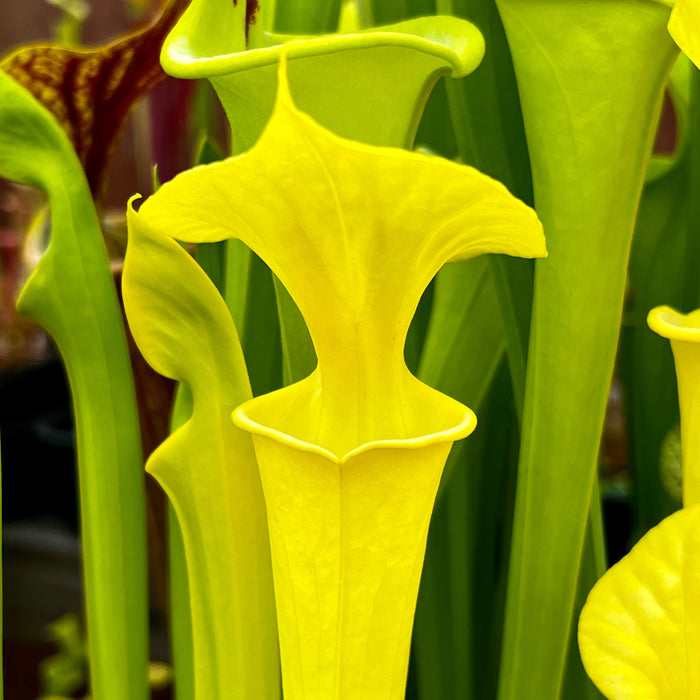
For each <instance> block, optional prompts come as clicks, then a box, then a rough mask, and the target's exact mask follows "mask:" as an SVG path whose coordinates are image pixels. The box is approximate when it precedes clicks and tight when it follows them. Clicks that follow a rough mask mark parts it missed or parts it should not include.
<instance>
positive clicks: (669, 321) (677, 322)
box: [647, 306, 700, 343]
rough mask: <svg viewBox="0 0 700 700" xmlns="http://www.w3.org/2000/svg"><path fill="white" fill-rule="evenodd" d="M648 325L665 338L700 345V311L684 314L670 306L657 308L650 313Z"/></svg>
mask: <svg viewBox="0 0 700 700" xmlns="http://www.w3.org/2000/svg"><path fill="white" fill-rule="evenodd" d="M647 323H648V324H649V328H651V330H653V331H654V332H655V333H658V334H659V335H660V336H662V337H663V338H668V339H669V340H684V341H687V342H691V343H700V309H696V310H695V311H691V312H690V313H689V314H682V313H680V312H679V311H676V310H675V309H672V308H671V307H670V306H657V307H656V308H654V309H652V310H651V311H650V312H649V315H648V316H647Z"/></svg>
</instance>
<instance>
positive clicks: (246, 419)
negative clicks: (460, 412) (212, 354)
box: [231, 392, 476, 464]
mask: <svg viewBox="0 0 700 700" xmlns="http://www.w3.org/2000/svg"><path fill="white" fill-rule="evenodd" d="M273 393H274V392H273ZM266 396H271V394H266V395H265V396H263V397H259V398H254V399H251V400H250V401H246V402H245V403H243V404H241V405H240V406H238V408H236V409H235V410H234V411H233V413H232V414H231V419H232V420H233V422H234V423H235V424H236V425H237V426H238V427H239V428H240V429H241V430H245V431H246V432H249V433H252V434H254V435H262V436H263V437H267V438H270V439H271V440H275V442H279V443H281V444H283V445H286V446H287V447H291V448H293V449H295V450H301V451H302V452H312V453H314V454H317V455H319V456H320V457H325V458H326V459H328V460H330V461H331V462H334V463H335V464H345V463H346V462H347V461H349V460H350V459H352V458H354V457H357V456H358V455H360V454H362V453H364V452H369V451H370V450H377V449H399V450H410V449H413V450H415V449H419V448H421V447H428V446H430V445H435V444H438V443H441V442H455V441H456V440H461V439H462V438H465V437H467V436H468V435H471V433H472V432H474V428H476V414H475V413H474V411H472V410H471V409H470V408H468V407H467V406H462V408H463V409H464V417H463V419H462V420H461V421H460V422H459V423H458V424H456V425H454V426H452V427H451V428H446V429H445V430H439V431H436V432H432V433H426V434H425V435H418V436H416V437H408V438H387V439H383V440H370V441H368V442H364V443H362V444H361V445H358V446H357V447H354V448H353V449H352V450H350V451H349V452H346V453H345V454H343V455H341V456H339V455H337V454H335V453H333V452H331V451H330V450H327V449H326V448H325V447H321V446H320V445H316V444H314V443H312V442H307V441H306V440H301V439H299V438H296V437H294V436H293V435H289V434H288V433H285V432H284V431H282V430H278V429H277V428H272V427H270V426H268V425H264V424H262V423H260V422H258V421H255V420H253V419H252V418H251V417H250V416H249V415H248V414H247V413H246V408H247V407H249V406H250V405H251V404H253V403H256V402H257V401H259V399H264V398H265V397H266ZM455 403H458V402H456V401H455ZM460 405H462V404H460Z"/></svg>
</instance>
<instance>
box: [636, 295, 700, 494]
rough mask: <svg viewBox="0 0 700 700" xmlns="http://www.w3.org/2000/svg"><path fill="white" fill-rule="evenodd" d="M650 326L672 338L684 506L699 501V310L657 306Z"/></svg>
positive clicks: (651, 312) (649, 320)
mask: <svg viewBox="0 0 700 700" xmlns="http://www.w3.org/2000/svg"><path fill="white" fill-rule="evenodd" d="M648 322H649V327H650V328H651V329H652V330H653V331H655V332H656V333H658V334H659V335H661V336H663V337H664V338H668V339H669V340H670V341H671V349H672V350H673V358H674V360H675V363H676V377H677V378H678V401H679V403H680V409H681V451H682V455H683V505H684V506H690V505H694V504H696V503H700V309H698V310H697V311H693V312H692V313H690V314H687V315H684V314H680V313H678V312H677V311H674V310H673V309H671V308H669V307H668V306H659V307H657V308H655V309H652V310H651V311H650V312H649V318H648Z"/></svg>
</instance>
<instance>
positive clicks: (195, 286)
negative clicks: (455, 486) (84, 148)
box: [124, 60, 546, 700]
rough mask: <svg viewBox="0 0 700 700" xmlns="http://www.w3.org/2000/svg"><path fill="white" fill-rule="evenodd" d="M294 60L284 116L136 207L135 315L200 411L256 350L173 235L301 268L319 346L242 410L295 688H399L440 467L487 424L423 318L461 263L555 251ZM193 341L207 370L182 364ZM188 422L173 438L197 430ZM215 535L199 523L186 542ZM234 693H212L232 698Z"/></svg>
mask: <svg viewBox="0 0 700 700" xmlns="http://www.w3.org/2000/svg"><path fill="white" fill-rule="evenodd" d="M281 66H282V67H281V68H280V75H279V80H278V83H279V84H278V94H277V99H276V104H275V108H274V111H273V114H272V117H271V118H270V121H269V123H268V124H267V126H266V128H265V130H264V131H263V133H262V135H261V137H260V138H259V140H258V141H257V143H256V144H255V145H254V146H253V147H252V148H251V149H250V150H249V151H247V152H246V153H244V154H242V155H240V156H236V157H233V158H229V159H227V160H225V161H222V162H220V163H216V164H213V165H209V166H203V167H199V168H195V169H193V170H191V171H188V172H186V173H183V174H181V175H179V176H178V177H176V178H175V179H174V180H172V181H171V182H169V183H167V184H165V185H164V186H163V187H162V188H161V189H160V190H159V191H158V192H157V193H156V194H155V195H153V196H152V197H150V198H149V199H148V200H147V201H145V202H144V203H143V204H142V205H141V206H140V208H139V209H138V211H136V209H135V208H133V207H132V208H130V211H129V231H130V236H129V245H128V250H127V255H126V262H125V270H124V298H125V304H126V309H127V315H128V318H129V322H130V325H131V327H132V329H133V332H134V336H135V338H136V341H137V343H138V344H139V346H140V348H141V350H142V352H143V353H144V355H145V357H146V358H147V359H148V360H149V361H150V362H152V363H153V365H154V366H155V367H156V368H157V369H158V370H159V371H161V372H163V373H165V374H168V375H169V376H174V377H176V378H178V379H185V380H186V381H187V383H188V384H190V387H191V388H192V390H193V395H194V410H193V417H192V419H191V421H190V423H194V422H196V421H197V420H199V417H200V416H201V411H200V410H199V408H198V405H201V404H203V403H207V402H211V401H212V400H214V401H217V400H218V399H216V397H215V395H216V394H217V393H218V392H220V391H221V389H219V388H218V387H217V385H216V381H213V380H211V377H212V376H213V375H215V374H216V373H217V372H218V369H217V366H218V365H220V363H221V362H222V361H223V362H226V361H227V360H226V358H229V357H232V356H234V355H236V354H237V353H240V349H239V348H238V347H237V337H236V334H235V328H234V326H233V322H232V320H231V317H230V314H229V313H228V311H227V309H226V307H225V304H224V302H223V300H222V299H221V297H220V296H219V295H218V293H217V292H216V290H215V288H214V287H213V285H212V284H211V282H210V281H209V280H208V278H206V276H205V275H204V273H203V272H202V271H201V270H199V269H198V268H197V265H196V263H194V261H193V260H192V259H191V258H190V257H189V255H188V253H187V252H186V250H185V249H184V248H183V247H181V246H179V245H178V244H177V243H176V241H175V240H173V239H177V240H178V241H182V242H188V243H203V242H213V241H220V240H223V239H229V238H237V239H240V240H241V241H243V242H244V243H245V244H246V245H248V246H249V247H250V248H251V249H252V250H253V251H254V252H255V253H257V254H258V255H259V256H260V257H261V258H262V259H263V260H264V261H265V262H266V263H267V264H268V265H269V266H270V268H271V269H272V271H273V272H274V273H275V274H276V275H277V276H278V277H279V279H280V280H281V282H282V283H283V284H284V285H285V287H286V288H287V290H288V291H289V293H290V294H291V296H292V298H293V299H294V300H295V302H296V303H297V305H298V307H299V309H300V311H301V313H302V314H303V316H304V319H305V321H306V323H307V325H308V328H309V332H310V334H311V338H312V340H313V343H314V348H315V350H316V354H317V357H318V365H317V367H316V369H315V371H313V373H312V374H311V375H310V376H308V377H307V378H305V379H303V380H302V381H300V382H297V383H296V384H293V385H291V386H288V387H285V388H284V389H281V390H278V391H275V392H273V393H270V394H266V395H263V396H261V397H258V398H255V399H253V400H251V401H248V402H246V403H243V405H241V406H239V407H237V408H236V410H235V411H234V413H233V422H234V423H235V424H236V426H238V427H239V428H241V429H242V430H243V431H246V432H249V433H251V434H252V436H253V444H254V446H255V452H256V455H257V460H258V464H259V468H260V474H261V477H262V487H263V491H264V495H265V502H266V505H267V518H268V523H269V532H270V541H271V548H272V565H273V572H274V583H275V597H276V606H277V617H278V627H279V638H280V647H281V654H282V676H283V685H284V696H285V698H286V699H287V700H300V699H302V698H303V699H304V700H311V699H319V700H320V699H321V698H323V699H324V700H325V699H330V698H337V699H341V698H342V699H347V700H350V699H352V700H362V699H365V700H370V699H371V700H377V699H379V698H381V699H386V700H398V699H399V698H402V697H403V693H404V688H405V683H406V672H407V666H408V653H409V646H410V638H411V629H412V624H413V614H414V609H415V603H416V596H417V590H418V584H419V580H420V573H421V568H422V562H423V556H424V551H425V543H426V537H427V532H428V525H429V522H430V516H431V512H432V507H433V501H434V498H435V493H436V491H437V487H438V483H439V480H440V475H441V472H442V469H443V466H444V463H445V460H446V458H447V455H448V453H449V451H450V447H451V445H452V443H453V442H454V441H455V440H458V439H460V438H463V437H465V436H467V435H468V434H469V433H471V432H472V430H474V428H475V425H476V418H475V416H474V414H473V413H472V411H471V410H470V409H468V408H466V407H465V406H463V405H461V404H460V403H458V402H456V401H454V400H453V399H450V398H449V397H447V396H445V395H442V394H440V393H439V392H437V391H435V390H433V389H431V388H430V387H428V386H426V385H424V384H423V383H421V382H420V381H419V380H418V379H416V378H415V377H414V376H413V375H411V374H410V372H409V371H408V369H407V368H406V365H405V362H404V359H403V348H404V342H405V339H406V334H407V331H408V327H409V323H410V321H411V318H412V316H413V313H414V311H415V309H416V306H417V304H418V301H419V299H420V296H421V294H422V292H423V290H424V289H425V287H426V286H427V285H428V283H429V282H430V280H431V279H432V278H433V276H434V275H435V274H436V272H437V271H438V270H439V269H440V267H442V265H443V264H445V263H446V262H448V261H450V260H458V259H465V258H470V257H474V256H477V255H480V254H483V253H505V254H509V255H518V256H524V257H534V256H543V255H546V250H545V243H544V236H543V232H542V227H541V225H540V223H539V220H538V219H537V216H536V215H535V213H534V212H533V211H532V210H531V209H529V208H528V207H527V206H525V205H524V204H522V203H521V202H520V201H519V200H517V199H515V198H514V197H512V196H511V195H510V194H509V193H508V191H507V190H506V189H505V187H503V186H502V185H501V184H500V183H497V182H495V181H493V180H491V179H490V178H488V177H486V176H484V175H482V174H480V173H479V172H477V171H475V170H474V169H472V168H469V167H467V166H462V165H457V164H455V163H452V162H450V161H446V160H443V159H441V158H437V157H430V156H426V155H422V154H418V153H411V152H407V151H404V150H400V149H394V148H385V147H384V148H383V147H375V146H368V145H364V144H359V143H356V142H353V141H348V140H346V139H343V138H340V137H338V136H336V135H334V134H333V133H331V132H329V131H327V130H326V129H325V128H323V127H321V126H319V125H318V124H317V123H316V122H314V121H313V120H312V119H311V118H310V117H309V116H308V115H306V114H304V113H302V112H300V111H299V110H298V109H297V108H296V107H295V105H294V103H293V101H292V98H291V96H290V93H289V88H288V85H287V82H286V72H285V68H284V66H285V63H284V60H283V61H282V63H281ZM166 259H167V260H169V262H170V265H169V266H168V267H166V266H165V265H164V261H166ZM156 262H157V263H158V264H156ZM156 277H157V279H155V278H156ZM164 312H165V313H164ZM193 349H194V350H195V351H196V352H198V353H200V357H201V359H200V361H199V365H200V366H201V369H202V371H203V372H204V373H205V374H207V373H208V376H209V378H210V379H209V380H207V381H205V382H202V381H200V380H199V379H198V378H197V377H196V376H193V375H192V374H190V376H187V377H183V376H182V373H181V372H180V371H179V367H181V366H182V365H183V362H181V361H180V356H181V355H182V354H183V353H187V352H192V351H193ZM222 358H223V359H222ZM178 363H179V364H178ZM195 364H197V363H195ZM231 366H233V365H231ZM190 371H191V370H190ZM243 371H244V370H243ZM221 376H223V374H222V375H221ZM227 381H228V382H229V383H230V382H231V381H232V379H231V377H230V376H229V377H228V378H227ZM212 394H213V395H214V398H212ZM226 401H227V398H226V397H222V400H221V402H220V403H221V405H226ZM231 427H232V429H233V430H238V429H237V428H235V427H234V426H231ZM188 430H190V431H191V430H192V427H191V426H189V427H188V424H185V425H184V426H183V427H182V428H181V429H180V430H179V431H178V432H176V433H175V435H174V436H173V438H172V439H174V440H178V434H180V435H181V436H182V438H181V439H179V442H180V447H181V448H183V443H184V441H185V433H186V432H187V431H188ZM212 432H213V431H212ZM238 433H239V435H240V437H239V438H238V439H239V440H242V439H243V436H245V432H241V431H238ZM203 435H204V434H203V433H200V434H199V435H198V437H199V438H200V439H202V437H203ZM204 439H205V441H206V440H211V441H215V440H217V437H216V435H214V434H211V435H207V436H206V438H204ZM166 444H167V443H166ZM161 449H163V448H161ZM183 449H190V450H191V449H196V448H193V447H192V446H190V447H184V448H183ZM231 460H232V462H233V461H234V460H235V455H231ZM149 468H151V465H149ZM156 476H158V473H156ZM173 478H174V475H173V474H171V475H170V479H173ZM170 479H169V481H170ZM164 485H165V487H166V489H169V487H170V485H171V484H167V483H166V484H164ZM170 490H172V489H170ZM226 497H228V496H227V494H222V498H226ZM175 505H176V509H178V504H177V503H176V504H175ZM215 510H216V508H215ZM212 512H214V511H212ZM217 512H218V511H217ZM178 514H179V515H180V516H181V517H187V515H188V514H187V513H185V512H184V511H183V510H182V509H180V512H179V513H178ZM220 526H221V528H222V529H223V528H225V527H226V523H220ZM209 545H213V546H215V543H206V542H201V541H200V542H194V541H193V539H192V537H190V538H189V540H188V541H186V547H187V555H188V557H191V556H193V555H194V552H195V550H196V549H197V548H198V547H206V546H209ZM210 603H211V606H212V607H213V608H218V607H221V608H225V607H226V606H228V605H229V601H228V600H226V599H225V598H224V597H223V595H222V598H221V599H215V600H211V601H210ZM219 690H220V689H219ZM216 692H217V690H216V689H215V688H212V689H211V693H212V694H211V695H206V694H204V695H201V694H200V688H198V697H224V696H223V695H216V694H215V693H216Z"/></svg>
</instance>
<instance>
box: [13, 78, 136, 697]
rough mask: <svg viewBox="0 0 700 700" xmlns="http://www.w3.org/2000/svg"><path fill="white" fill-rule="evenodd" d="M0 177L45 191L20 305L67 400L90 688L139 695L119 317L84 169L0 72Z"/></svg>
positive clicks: (129, 449) (128, 419)
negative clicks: (54, 360) (55, 352)
mask: <svg viewBox="0 0 700 700" xmlns="http://www.w3.org/2000/svg"><path fill="white" fill-rule="evenodd" d="M0 105H1V107H0V173H2V175H3V176H4V177H7V178H9V179H12V180H16V181H18V182H22V183H25V184H28V185H32V186H34V187H38V188H39V189H42V190H44V191H45V192H47V194H48V197H49V202H50V205H51V218H52V236H51V243H50V245H49V248H48V250H47V251H46V253H45V254H44V256H43V257H42V258H41V261H40V262H39V265H38V267H37V268H36V269H35V270H34V272H33V273H32V275H31V277H30V278H29V281H28V282H27V284H26V285H25V287H24V289H23V291H22V294H21V296H20V298H19V302H18V308H19V310H20V312H21V313H23V314H25V315H27V316H30V317H31V318H33V319H35V320H36V321H38V322H39V323H40V324H41V325H42V326H43V327H44V328H45V329H46V330H47V331H48V332H49V333H50V335H51V336H52V337H53V338H54V340H55V342H56V344H57V346H58V348H59V351H60V353H61V355H62V357H63V361H64V363H65V366H66V371H67V374H68V379H69V382H70V386H71V390H72V394H73V408H74V412H75V424H76V431H77V451H78V474H79V484H80V503H81V523H82V540H83V571H84V579H85V599H86V608H87V625H88V636H89V652H90V662H91V678H92V692H93V694H94V696H95V697H96V698H98V700H124V698H130V700H131V699H132V698H133V700H140V699H145V698H146V697H147V693H148V686H147V677H146V666H147V662H148V651H147V649H148V644H147V637H148V626H147V625H148V622H147V577H146V545H145V540H146V535H145V503H144V482H143V472H142V465H143V458H142V455H141V439H140V432H139V423H138V414H137V409H136V397H135V393H134V386H133V378H132V374H131V366H130V364H129V355H128V350H127V344H126V336H125V333H124V327H123V323H122V317H121V312H120V309H119V304H118V302H117V295H116V290H115V288H114V282H113V280H112V276H111V274H110V270H109V264H108V260H107V255H106V252H105V249H104V244H103V241H102V234H101V231H100V226H99V222H98V220H97V215H96V213H95V208H94V206H93V203H92V200H91V197H90V189H89V187H88V184H87V181H86V179H85V176H84V174H83V170H82V167H81V165H80V163H79V161H78V159H77V157H76V155H75V153H74V152H73V149H72V147H71V145H70V143H69V142H68V140H67V138H66V136H65V134H64V133H63V131H62V129H61V128H60V127H59V125H58V124H57V123H56V122H55V121H54V119H53V117H52V116H51V115H50V114H49V113H48V112H47V111H46V110H45V109H44V108H43V107H41V106H40V105H39V104H38V103H37V102H36V101H35V100H34V99H33V98H32V97H31V96H30V95H29V93H28V92H26V91H25V90H24V88H22V87H20V86H19V85H17V84H16V83H15V82H14V81H13V80H12V79H11V78H9V77H8V76H6V75H5V74H2V73H0Z"/></svg>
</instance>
